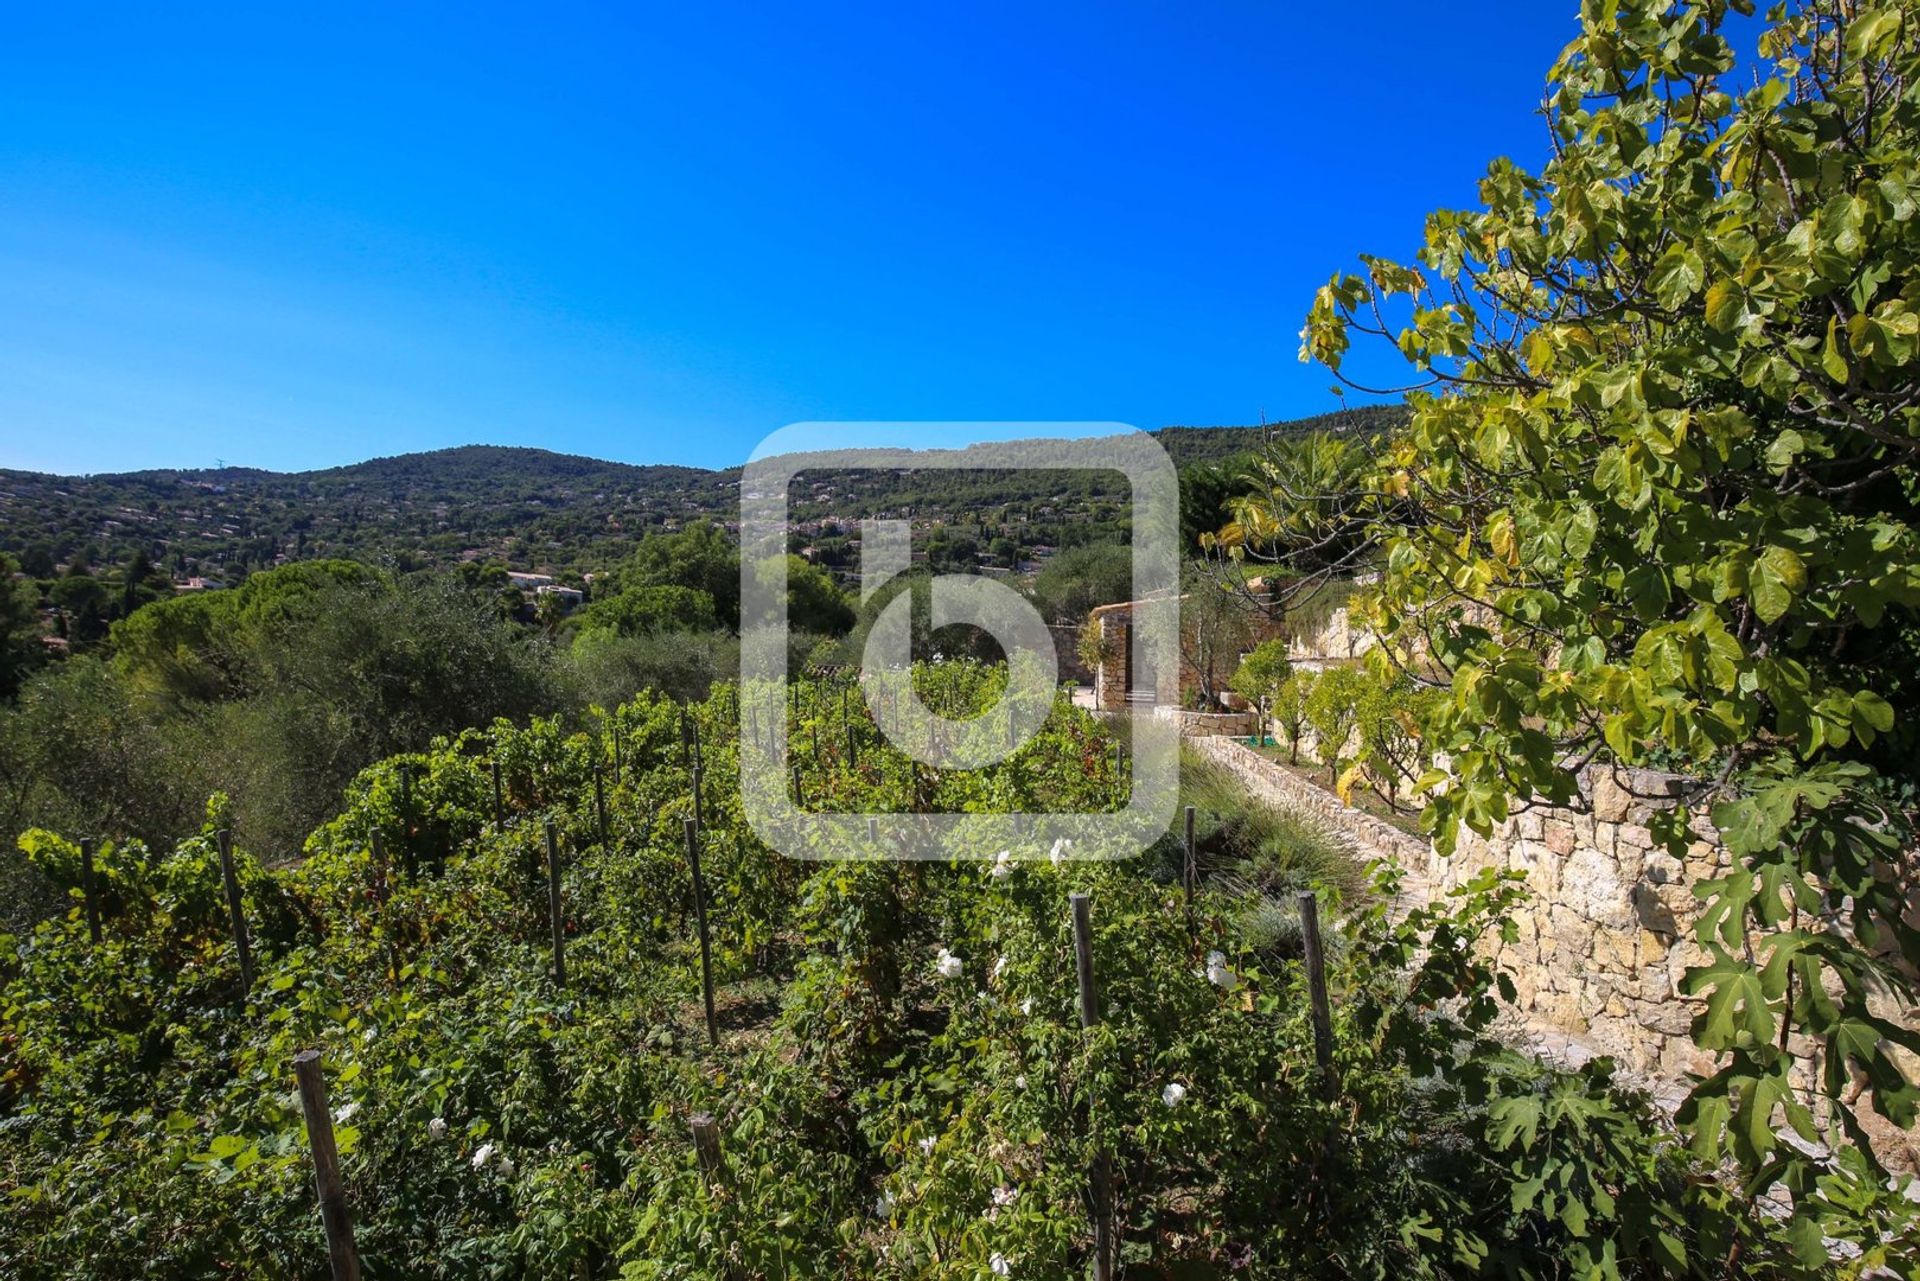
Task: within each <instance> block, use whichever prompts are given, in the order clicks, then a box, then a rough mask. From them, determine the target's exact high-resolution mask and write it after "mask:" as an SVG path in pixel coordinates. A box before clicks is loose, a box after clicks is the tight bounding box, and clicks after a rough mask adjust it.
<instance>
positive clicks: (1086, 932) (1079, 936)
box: [1068, 894, 1115, 1281]
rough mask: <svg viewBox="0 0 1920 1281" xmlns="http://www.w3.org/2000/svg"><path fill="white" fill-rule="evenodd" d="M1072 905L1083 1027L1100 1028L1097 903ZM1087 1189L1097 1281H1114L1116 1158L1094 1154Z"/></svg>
mask: <svg viewBox="0 0 1920 1281" xmlns="http://www.w3.org/2000/svg"><path fill="white" fill-rule="evenodd" d="M1068 902H1069V903H1071V904H1072V906H1073V959H1074V968H1075V972H1076V975H1077V977H1078V979H1079V982H1080V1026H1081V1027H1082V1028H1090V1027H1096V1026H1098V1025H1099V1022H1100V996H1099V993H1098V992H1097V991H1096V990H1095V988H1094V983H1093V900H1092V899H1091V898H1090V897H1088V896H1087V895H1085V894H1074V895H1070V896H1069V898H1068ZM1087 1189H1088V1193H1089V1198H1088V1199H1089V1200H1090V1201H1091V1203H1092V1210H1093V1276H1094V1281H1113V1267H1114V1258H1115V1249H1114V1239H1113V1236H1114V1233H1113V1159H1112V1158H1111V1157H1110V1156H1109V1155H1108V1154H1107V1153H1106V1152H1104V1151H1103V1152H1096V1153H1095V1154H1094V1157H1093V1168H1092V1169H1091V1170H1089V1171H1088V1174H1087Z"/></svg>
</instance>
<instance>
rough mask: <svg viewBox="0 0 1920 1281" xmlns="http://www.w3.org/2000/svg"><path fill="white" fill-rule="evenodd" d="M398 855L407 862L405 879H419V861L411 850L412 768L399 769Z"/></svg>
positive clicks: (407, 766)
mask: <svg viewBox="0 0 1920 1281" xmlns="http://www.w3.org/2000/svg"><path fill="white" fill-rule="evenodd" d="M400 855H401V857H402V858H404V859H406V860H407V879H408V880H410V881H417V880H419V879H420V860H419V856H418V855H417V854H415V853H414V850H413V766H411V765H402V766H401V767H400Z"/></svg>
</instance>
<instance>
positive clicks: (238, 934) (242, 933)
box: [213, 827, 253, 992]
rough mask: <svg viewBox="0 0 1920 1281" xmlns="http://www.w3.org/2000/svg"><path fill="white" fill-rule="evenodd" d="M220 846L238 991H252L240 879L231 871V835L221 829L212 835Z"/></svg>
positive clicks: (249, 941) (249, 944) (249, 946)
mask: <svg viewBox="0 0 1920 1281" xmlns="http://www.w3.org/2000/svg"><path fill="white" fill-rule="evenodd" d="M213 839H214V840H215V842H217V843H218V844H219V846H220V879H221V880H222V881H224V882H226V886H227V920H228V922H229V923H230V924H231V925H232V926H233V950H234V951H235V952H236V953H238V954H239V956H240V990H241V991H242V992H251V991H252V990H253V940H252V939H250V938H249V937H247V914H246V911H245V909H243V908H242V907H241V905H240V878H239V877H238V876H236V875H234V871H233V833H231V832H229V831H228V830H227V829H226V828H224V827H223V828H221V829H220V830H219V831H217V832H215V833H214V834H213Z"/></svg>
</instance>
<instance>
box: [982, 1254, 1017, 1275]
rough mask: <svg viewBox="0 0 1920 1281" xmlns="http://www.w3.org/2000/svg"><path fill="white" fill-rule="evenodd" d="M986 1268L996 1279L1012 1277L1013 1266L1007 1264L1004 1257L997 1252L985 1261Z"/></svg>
mask: <svg viewBox="0 0 1920 1281" xmlns="http://www.w3.org/2000/svg"><path fill="white" fill-rule="evenodd" d="M987 1267H988V1268H989V1269H990V1270H991V1271H992V1272H993V1275H995V1276H997V1277H1010V1276H1012V1275H1013V1265H1012V1264H1011V1263H1008V1262H1007V1256H1006V1255H1004V1254H1001V1253H1000V1252H999V1251H997V1250H996V1251H995V1252H994V1255H993V1257H992V1258H991V1259H988V1260H987Z"/></svg>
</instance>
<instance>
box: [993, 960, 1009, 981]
mask: <svg viewBox="0 0 1920 1281" xmlns="http://www.w3.org/2000/svg"><path fill="white" fill-rule="evenodd" d="M1006 972H1007V958H1006V957H1004V956H1003V957H1001V958H1000V959H999V960H997V961H995V962H994V963H993V977H995V978H999V977H1000V976H1001V975H1002V974H1005V973H1006Z"/></svg>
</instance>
